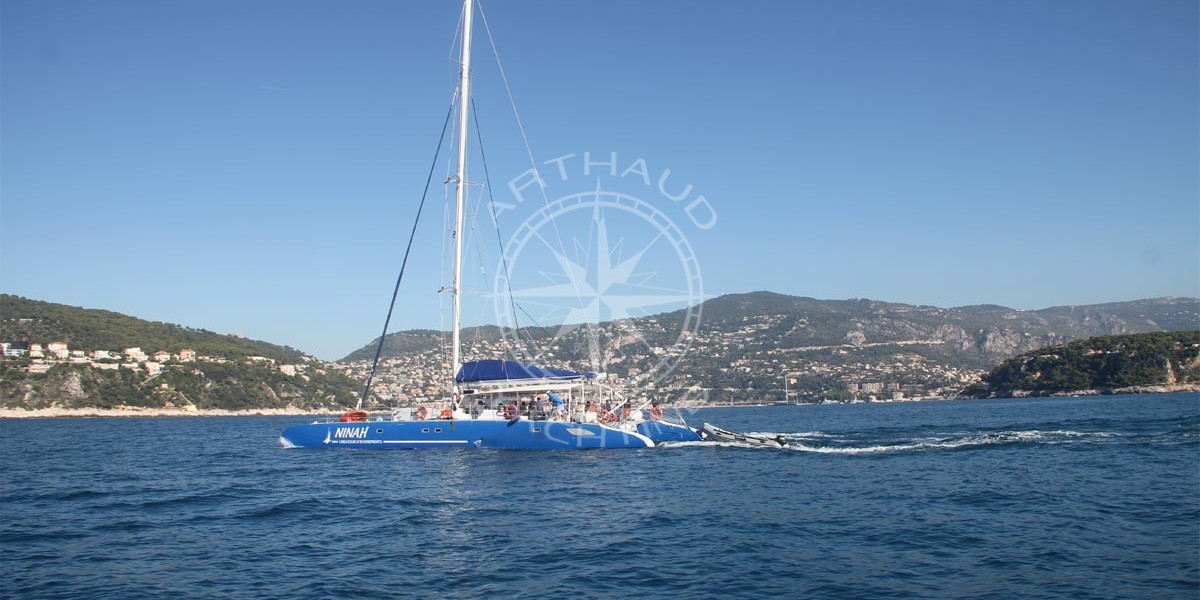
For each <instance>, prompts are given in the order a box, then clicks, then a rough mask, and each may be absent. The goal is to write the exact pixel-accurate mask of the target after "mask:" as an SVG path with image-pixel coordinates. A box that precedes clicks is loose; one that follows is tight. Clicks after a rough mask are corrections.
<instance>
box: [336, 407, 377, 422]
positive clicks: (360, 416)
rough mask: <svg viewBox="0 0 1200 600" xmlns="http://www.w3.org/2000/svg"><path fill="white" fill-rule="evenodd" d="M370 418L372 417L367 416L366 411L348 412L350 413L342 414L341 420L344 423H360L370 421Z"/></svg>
mask: <svg viewBox="0 0 1200 600" xmlns="http://www.w3.org/2000/svg"><path fill="white" fill-rule="evenodd" d="M370 418H371V415H369V414H367V411H365V410H348V411H346V412H344V413H342V417H341V419H340V420H341V421H342V422H343V423H358V422H362V421H367V420H370Z"/></svg>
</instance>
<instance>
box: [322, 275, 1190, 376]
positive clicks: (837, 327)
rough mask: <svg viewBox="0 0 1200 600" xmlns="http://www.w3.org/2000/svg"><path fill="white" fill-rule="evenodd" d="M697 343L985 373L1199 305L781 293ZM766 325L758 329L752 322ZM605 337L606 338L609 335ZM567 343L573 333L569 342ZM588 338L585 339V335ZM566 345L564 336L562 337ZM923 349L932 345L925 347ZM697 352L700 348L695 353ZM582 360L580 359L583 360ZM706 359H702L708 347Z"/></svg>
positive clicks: (413, 345)
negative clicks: (902, 349) (886, 354)
mask: <svg viewBox="0 0 1200 600" xmlns="http://www.w3.org/2000/svg"><path fill="white" fill-rule="evenodd" d="M700 311H701V315H702V318H701V323H700V329H699V331H698V335H697V337H698V338H701V340H697V343H701V344H702V339H703V338H705V337H712V336H720V337H722V338H723V339H727V338H728V337H729V336H734V337H736V338H737V340H738V342H739V344H740V345H741V346H742V350H754V349H763V348H793V347H798V348H816V347H843V346H844V347H849V348H854V347H864V346H874V345H878V344H888V343H895V344H900V343H903V344H904V345H906V346H909V348H908V349H907V350H906V352H914V353H917V354H920V355H921V356H924V357H926V358H931V359H937V360H941V361H945V362H948V363H952V364H954V365H956V366H969V367H976V368H986V367H990V366H992V365H995V364H996V363H998V362H999V361H1001V360H1003V359H1005V358H1008V357H1010V356H1014V355H1016V354H1019V353H1021V352H1026V351H1029V350H1033V349H1036V348H1040V347H1042V346H1046V345H1049V344H1054V343H1061V342H1065V341H1069V340H1073V339H1079V338H1085V337H1091V336H1097V335H1117V334H1128V333H1147V332H1153V331H1182V330H1189V329H1196V328H1197V327H1200V299H1196V298H1153V299H1147V300H1135V301H1131V302H1114V303H1108V304H1093V305H1086V306H1057V307H1051V308H1046V309H1042V310H1032V311H1026V310H1016V309H1011V308H1006V307H1003V306H996V305H976V306H963V307H958V308H938V307H934V306H917V305H911V304H899V303H892V302H882V301H878V300H817V299H815V298H806V297H798V296H788V295H784V294H777V293H774V292H752V293H746V294H727V295H724V296H720V297H718V298H714V299H712V300H708V301H706V302H704V303H703V304H701V305H700ZM684 316H685V311H682V310H681V311H675V312H670V313H663V314H659V315H652V316H648V317H642V318H636V319H630V320H629V321H627V322H623V323H620V324H619V327H618V324H614V323H603V324H601V325H600V327H599V329H600V330H601V331H602V332H604V333H602V337H615V336H619V333H618V331H616V330H621V331H627V330H630V329H634V330H638V331H639V332H641V333H642V334H643V335H644V336H646V337H647V338H648V340H647V341H648V342H649V343H652V344H659V345H670V343H671V342H672V341H673V340H674V337H675V336H676V335H678V329H677V328H676V327H675V326H677V325H679V324H680V323H681V322H682V319H683V318H684ZM768 317H769V319H767V320H768V321H769V322H767V323H764V324H763V326H760V327H756V328H755V329H754V331H752V332H742V333H739V331H740V330H742V329H743V328H744V327H745V325H746V323H748V322H749V321H751V320H761V319H764V318H768ZM556 332H557V330H556V329H552V328H543V329H536V328H535V329H531V330H529V331H526V332H525V333H524V335H528V336H530V337H532V338H533V339H535V340H539V339H540V340H544V339H549V338H550V337H551V336H553V335H554V334H555V333H556ZM604 334H607V336H605V335H604ZM501 336H502V332H501V330H500V329H499V328H496V327H490V326H489V327H482V328H468V329H465V330H464V331H463V339H464V340H493V341H494V340H498V339H500V338H501ZM444 337H447V336H446V335H445V334H443V333H439V332H436V331H431V330H413V331H402V332H398V333H393V334H389V335H388V336H387V339H386V341H385V345H384V354H383V355H384V356H385V357H399V356H402V355H403V354H404V353H406V352H424V351H429V350H432V349H435V348H438V347H439V345H440V344H442V343H444V342H443V338H444ZM569 337H570V336H568V338H569ZM578 337H582V334H580V335H578ZM558 341H559V342H560V343H561V342H563V340H562V339H560V340H558ZM378 342H379V340H378V339H376V340H374V341H372V342H371V343H370V344H368V345H366V346H364V347H363V348H361V349H359V350H356V351H355V352H353V353H351V354H350V355H349V356H347V357H346V358H345V359H343V360H346V361H351V360H363V359H369V358H370V357H371V356H373V355H374V352H375V346H376V344H378ZM918 342H928V343H926V344H920V343H918ZM564 346H565V348H564V350H565V351H566V352H565V355H564V356H563V358H565V359H566V360H568V361H573V362H575V361H580V360H586V359H587V358H588V357H587V356H586V351H587V348H586V346H585V345H572V344H570V343H567V344H564ZM694 349H695V348H694ZM581 352H582V353H584V354H580V353H581ZM700 353H701V354H704V353H705V352H704V349H703V346H702V347H701V352H700Z"/></svg>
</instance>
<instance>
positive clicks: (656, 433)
mask: <svg viewBox="0 0 1200 600" xmlns="http://www.w3.org/2000/svg"><path fill="white" fill-rule="evenodd" d="M637 430H638V433H640V434H642V435H644V436H646V437H648V438H650V439H651V440H654V443H656V444H659V443H662V442H699V441H700V434H698V433H696V432H695V431H693V430H692V429H691V428H690V427H687V426H685V425H679V424H677V423H671V422H669V421H642V422H641V423H638V425H637Z"/></svg>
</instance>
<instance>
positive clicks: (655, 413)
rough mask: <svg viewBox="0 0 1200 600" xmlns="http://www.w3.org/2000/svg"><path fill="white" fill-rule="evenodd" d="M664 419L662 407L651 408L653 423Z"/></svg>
mask: <svg viewBox="0 0 1200 600" xmlns="http://www.w3.org/2000/svg"><path fill="white" fill-rule="evenodd" d="M662 417H663V412H662V407H661V406H651V407H650V420H651V421H661V420H662Z"/></svg>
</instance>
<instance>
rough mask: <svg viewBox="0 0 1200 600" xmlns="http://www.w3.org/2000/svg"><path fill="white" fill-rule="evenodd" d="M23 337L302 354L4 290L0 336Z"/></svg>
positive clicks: (210, 352) (284, 357)
mask: <svg viewBox="0 0 1200 600" xmlns="http://www.w3.org/2000/svg"><path fill="white" fill-rule="evenodd" d="M18 340H31V341H35V342H36V341H41V342H42V343H43V344H45V343H48V342H64V343H66V344H67V345H68V346H70V347H72V348H81V349H87V350H101V349H103V350H121V349H123V348H130V347H140V348H142V349H144V350H146V351H149V352H154V351H156V350H166V351H168V352H178V351H180V350H182V349H185V348H190V349H192V350H195V351H196V352H197V353H198V354H203V355H206V356H219V357H223V358H238V357H242V356H263V357H266V358H270V359H274V360H277V361H284V362H296V361H299V360H300V357H301V356H303V352H301V351H299V350H296V349H295V348H289V347H287V346H277V345H275V344H270V343H267V342H259V341H255V340H248V339H246V338H243V337H239V336H236V335H223V334H219V333H213V332H211V331H207V330H204V329H192V328H189V327H183V326H181V325H172V324H170V323H160V322H157V321H145V320H142V319H138V318H136V317H131V316H128V315H123V314H121V313H117V312H112V311H108V310H98V309H91V308H79V307H75V306H67V305H65V304H54V303H52V302H42V301H40V300H30V299H28V298H22V297H20V296H13V295H11V294H0V341H3V342H13V341H18Z"/></svg>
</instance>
